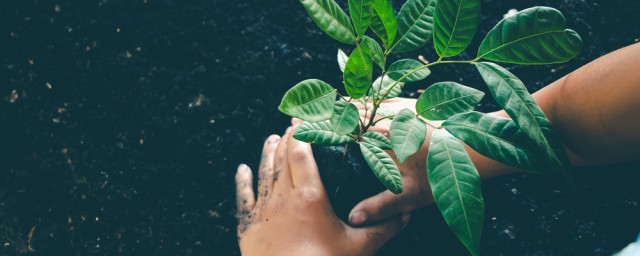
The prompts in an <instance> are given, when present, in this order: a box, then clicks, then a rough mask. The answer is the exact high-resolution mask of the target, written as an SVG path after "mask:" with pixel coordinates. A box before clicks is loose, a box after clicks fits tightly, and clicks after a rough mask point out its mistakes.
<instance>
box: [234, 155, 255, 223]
mask: <svg viewBox="0 0 640 256" xmlns="http://www.w3.org/2000/svg"><path fill="white" fill-rule="evenodd" d="M236 200H237V204H236V205H237V206H238V215H239V216H241V215H245V214H247V213H249V212H251V211H252V210H253V207H254V206H255V204H256V198H255V195H254V193H253V174H252V173H251V169H249V166H246V165H245V164H241V165H240V166H238V171H237V172H236Z"/></svg>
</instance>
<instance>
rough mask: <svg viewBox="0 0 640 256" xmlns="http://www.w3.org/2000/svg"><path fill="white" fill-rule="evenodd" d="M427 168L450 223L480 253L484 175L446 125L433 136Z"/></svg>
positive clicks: (439, 205) (444, 215) (430, 180)
mask: <svg viewBox="0 0 640 256" xmlns="http://www.w3.org/2000/svg"><path fill="white" fill-rule="evenodd" d="M427 172H428V176H429V184H430V185H431V191H432V192H433V198H435V201H436V205H438V209H440V212H441V213H442V216H443V217H444V220H445V221H446V222H447V225H449V228H451V230H452V231H453V233H454V234H455V235H456V236H457V237H458V239H460V241H461V242H462V243H463V244H464V245H465V246H466V247H467V249H468V250H469V252H471V254H472V255H479V253H480V236H481V235H482V225H483V221H484V200H483V199H482V190H480V175H479V174H478V171H477V170H476V168H475V166H473V162H471V158H470V157H469V155H468V154H467V151H466V150H465V148H464V146H463V145H462V144H461V143H460V142H459V141H458V140H457V139H456V138H454V137H453V136H452V135H451V134H449V133H447V132H446V131H445V130H443V129H437V130H435V131H434V132H433V135H432V136H431V143H430V144H429V155H428V156H427Z"/></svg>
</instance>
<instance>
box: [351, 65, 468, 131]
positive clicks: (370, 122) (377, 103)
mask: <svg viewBox="0 0 640 256" xmlns="http://www.w3.org/2000/svg"><path fill="white" fill-rule="evenodd" d="M475 63H476V60H442V57H440V58H439V59H438V60H437V61H436V62H432V63H429V64H425V65H423V66H420V67H417V68H415V69H413V70H411V71H409V72H408V73H406V74H405V75H403V76H402V77H400V79H398V80H396V81H395V82H394V83H393V84H392V85H391V86H389V88H388V89H387V91H385V93H384V94H383V95H382V97H379V100H378V101H376V98H375V97H374V98H373V110H371V117H370V118H369V123H368V124H367V125H366V126H365V127H364V129H363V130H361V132H366V131H367V130H368V129H369V127H371V126H372V125H373V124H374V122H373V119H374V118H375V116H376V112H377V111H378V107H380V104H382V101H383V100H384V98H386V97H387V95H389V93H390V92H391V90H393V88H394V87H395V86H396V85H397V84H398V83H400V82H401V81H402V80H404V79H405V78H407V77H408V76H410V75H412V74H413V73H415V72H418V71H420V70H423V69H425V68H428V67H431V66H435V65H438V64H475ZM381 88H382V86H381ZM366 114H367V106H366V105H365V117H366Z"/></svg>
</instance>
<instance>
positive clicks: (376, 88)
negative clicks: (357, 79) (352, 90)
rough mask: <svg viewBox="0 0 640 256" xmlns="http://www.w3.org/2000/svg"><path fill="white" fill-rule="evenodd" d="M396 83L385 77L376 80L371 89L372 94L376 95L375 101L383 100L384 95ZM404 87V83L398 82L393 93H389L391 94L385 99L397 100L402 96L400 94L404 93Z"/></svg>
mask: <svg viewBox="0 0 640 256" xmlns="http://www.w3.org/2000/svg"><path fill="white" fill-rule="evenodd" d="M395 82H396V81H394V80H393V79H391V78H390V77H389V76H387V75H385V76H384V78H382V77H378V79H376V80H375V81H373V84H371V88H372V93H375V94H374V95H375V99H376V100H379V99H380V98H382V95H383V94H384V93H385V92H387V90H389V88H390V87H391V86H392V85H393V83H395ZM403 87H404V83H403V82H398V84H396V85H395V86H394V87H393V88H392V89H391V91H389V94H387V96H386V97H384V98H385V99H391V98H395V97H398V96H400V94H401V93H402V88H403Z"/></svg>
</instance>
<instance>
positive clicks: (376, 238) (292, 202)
mask: <svg viewBox="0 0 640 256" xmlns="http://www.w3.org/2000/svg"><path fill="white" fill-rule="evenodd" d="M292 130H293V128H292V127H290V128H289V129H287V132H286V133H285V135H283V137H282V138H280V137H279V136H277V135H271V136H270V137H269V138H268V139H267V140H266V141H265V144H264V149H263V152H262V161H261V163H260V170H259V181H258V198H257V200H256V199H255V197H254V191H253V185H252V183H253V177H252V173H251V170H250V169H249V167H247V166H246V165H240V166H239V167H238V171H237V173H236V188H237V205H238V222H239V224H238V241H239V244H240V249H241V251H242V254H243V255H373V254H374V253H375V252H376V251H377V250H378V249H379V248H380V247H381V246H382V245H383V244H384V243H386V242H387V241H388V240H389V239H391V237H393V236H394V235H395V234H397V233H398V232H399V231H400V230H401V229H402V228H403V227H404V226H405V225H406V224H407V223H408V221H409V215H408V214H404V215H402V216H396V217H394V218H391V219H389V220H386V221H384V222H380V223H379V224H377V225H373V226H368V227H366V228H353V227H351V226H349V225H347V224H345V223H344V222H342V221H340V220H339V219H338V218H337V217H336V215H335V213H334V211H333V209H332V208H331V205H330V203H329V200H328V197H327V194H326V192H325V189H324V186H323V185H322V181H321V180H320V175H319V173H318V167H317V165H316V163H315V160H314V158H313V154H312V152H311V146H310V145H309V144H307V143H303V142H300V141H297V140H295V139H293V137H292V133H293V132H292Z"/></svg>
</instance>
